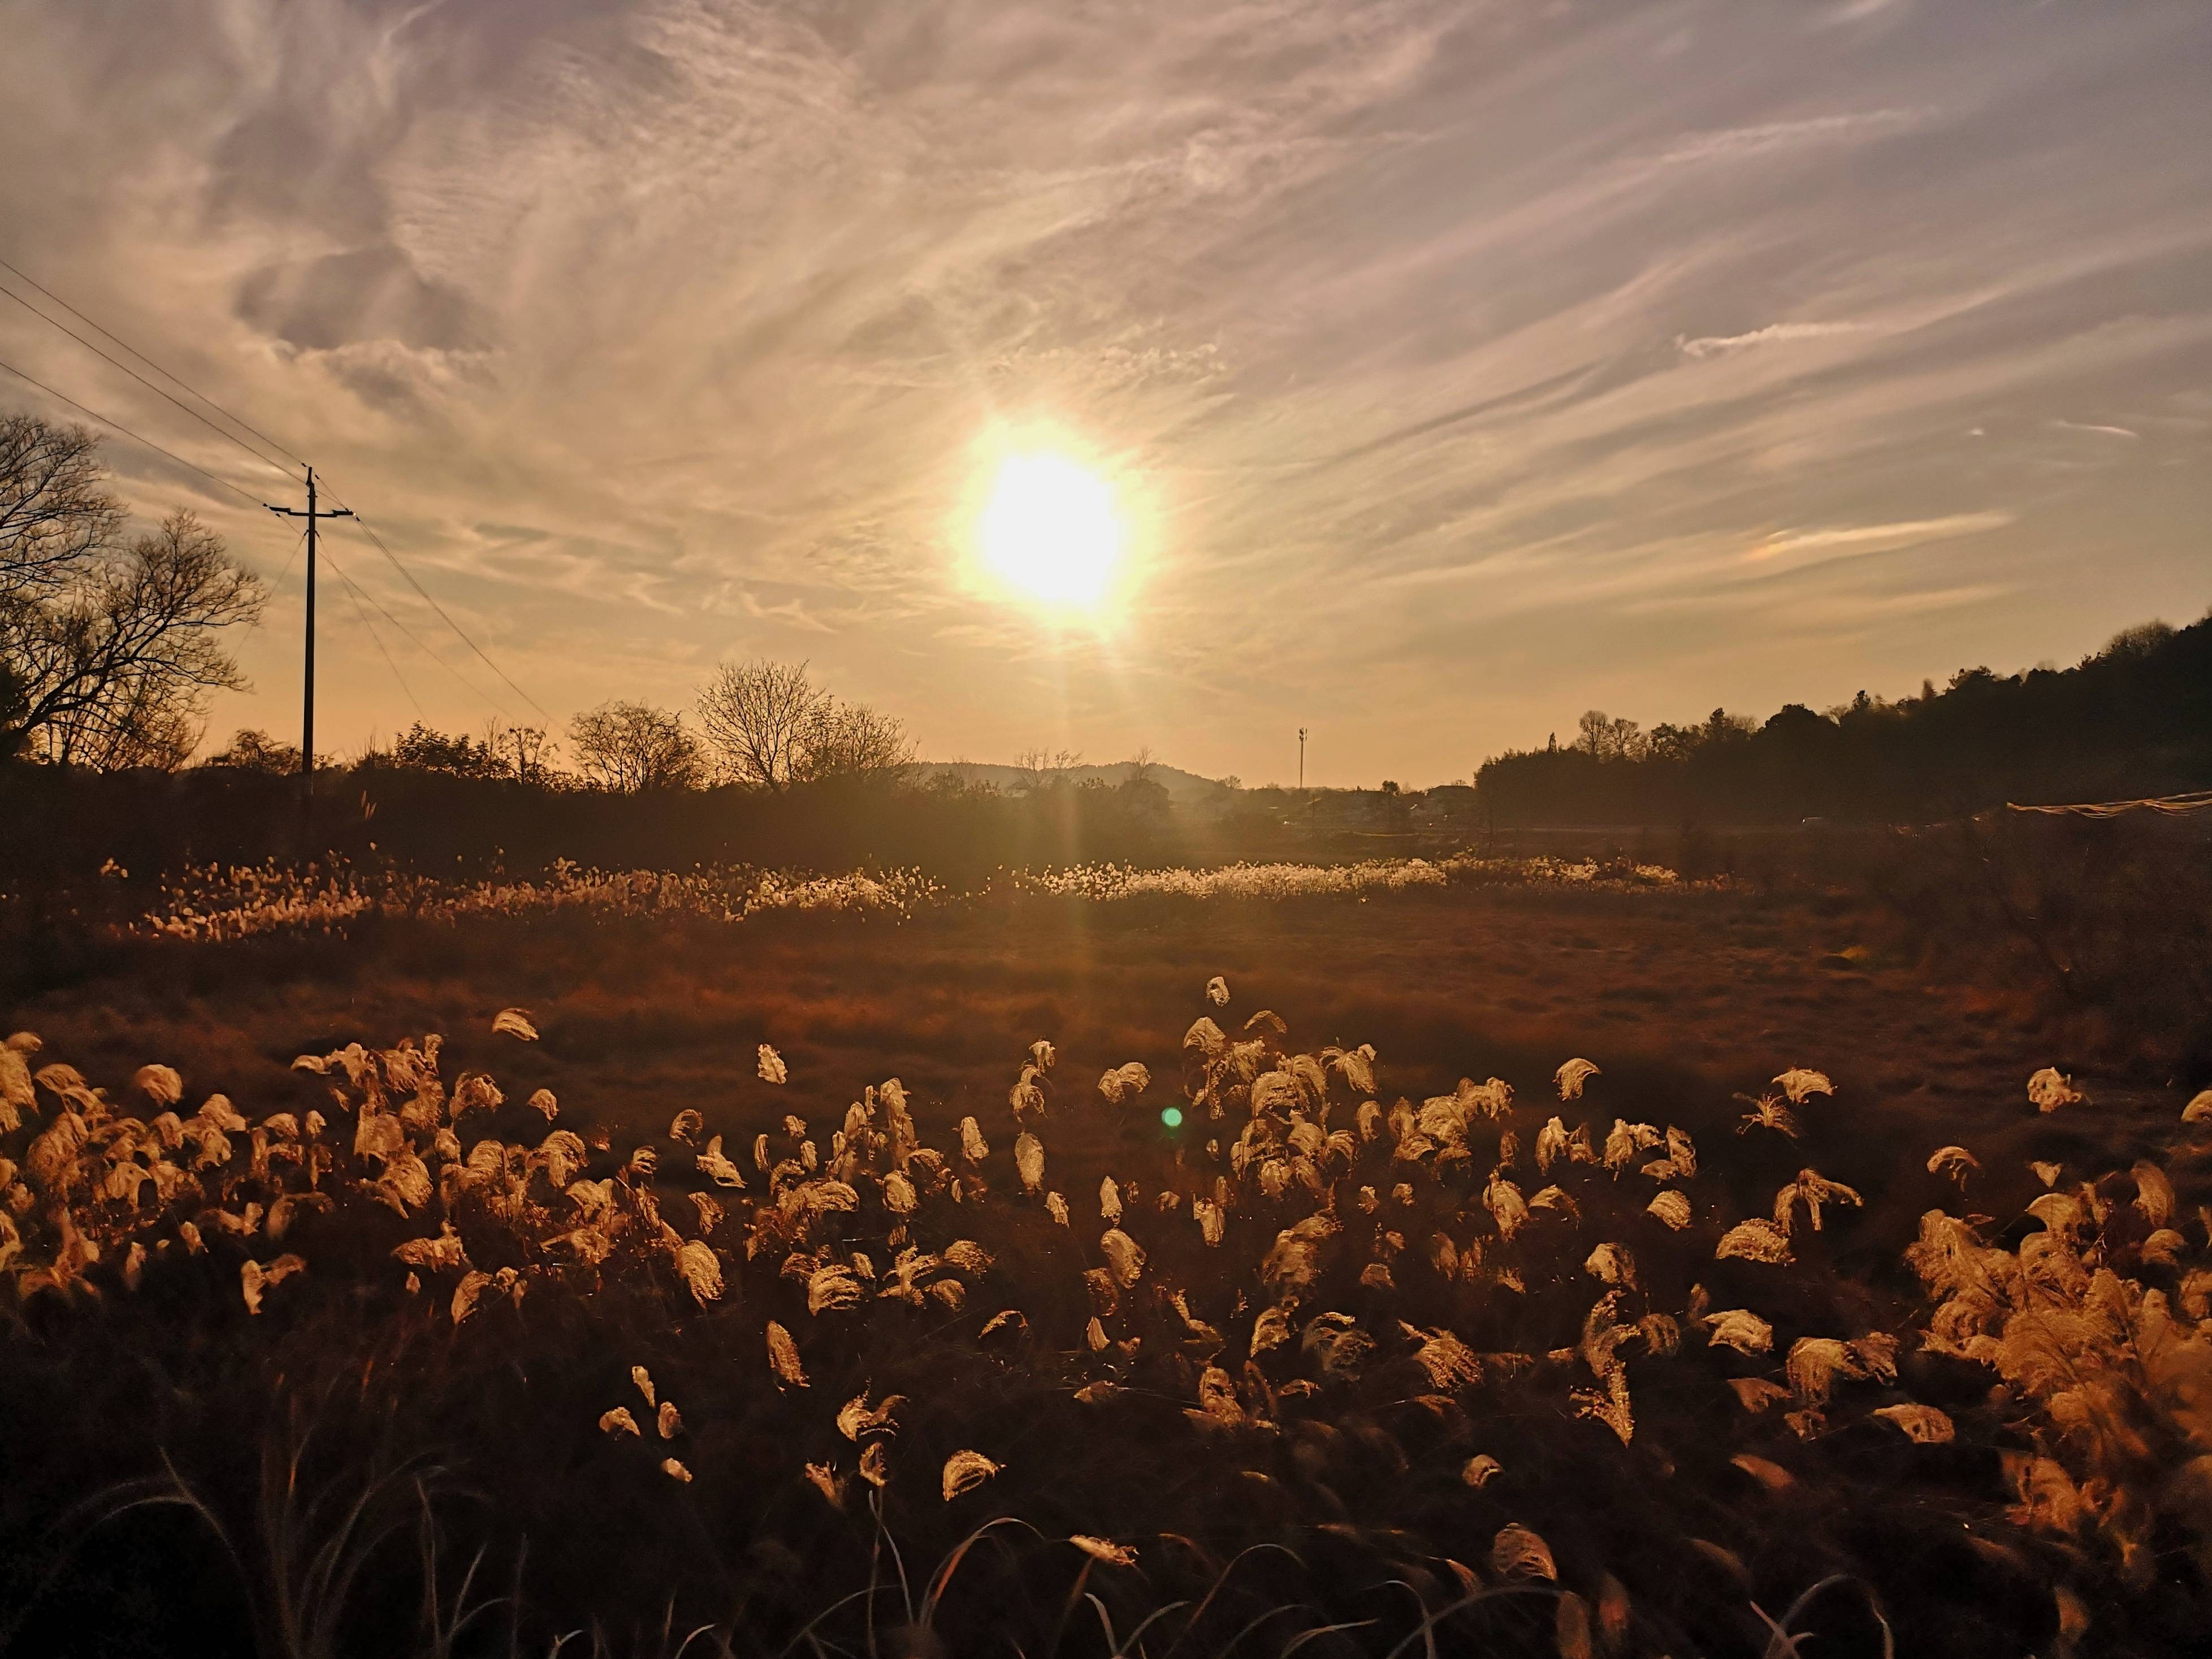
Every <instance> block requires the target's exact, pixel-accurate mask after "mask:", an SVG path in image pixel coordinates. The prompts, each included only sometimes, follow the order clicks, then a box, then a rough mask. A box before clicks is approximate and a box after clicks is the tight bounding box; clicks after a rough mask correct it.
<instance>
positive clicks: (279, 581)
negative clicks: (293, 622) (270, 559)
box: [274, 530, 307, 592]
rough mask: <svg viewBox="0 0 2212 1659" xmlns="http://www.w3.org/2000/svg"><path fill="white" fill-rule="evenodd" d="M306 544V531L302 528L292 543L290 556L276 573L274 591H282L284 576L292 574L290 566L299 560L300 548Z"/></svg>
mask: <svg viewBox="0 0 2212 1659" xmlns="http://www.w3.org/2000/svg"><path fill="white" fill-rule="evenodd" d="M306 545H307V532H306V531H304V530H302V531H301V532H300V539H299V540H298V541H296V542H294V543H293V544H292V554H291V556H290V557H289V558H288V559H286V560H285V561H284V568H283V569H282V570H280V571H278V572H277V573H276V588H275V590H274V591H276V592H283V589H284V581H285V578H287V577H288V576H289V575H290V574H292V567H293V566H294V565H295V564H297V563H298V562H299V561H300V550H301V548H303V547H305V546H306Z"/></svg>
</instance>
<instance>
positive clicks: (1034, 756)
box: [1014, 747, 1083, 792]
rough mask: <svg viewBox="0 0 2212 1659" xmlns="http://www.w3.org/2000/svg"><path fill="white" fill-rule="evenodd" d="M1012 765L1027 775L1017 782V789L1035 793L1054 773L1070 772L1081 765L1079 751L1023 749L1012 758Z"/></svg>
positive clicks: (1040, 748)
mask: <svg viewBox="0 0 2212 1659" xmlns="http://www.w3.org/2000/svg"><path fill="white" fill-rule="evenodd" d="M1014 764H1015V765H1016V766H1017V767H1018V768H1020V769H1022V770H1023V771H1024V772H1026V773H1027V774H1028V776H1027V777H1024V778H1022V779H1020V780H1018V783H1017V787H1018V788H1021V789H1024V790H1029V791H1032V792H1034V791H1036V790H1039V789H1042V788H1043V787H1044V785H1045V780H1046V779H1047V778H1048V777H1049V776H1051V775H1054V774H1055V773H1060V772H1072V771H1073V770H1074V769H1076V768H1077V767H1079V766H1080V765H1082V764H1083V751H1082V750H1079V749H1045V748H1042V747H1039V748H1036V749H1024V750H1022V752H1021V753H1020V754H1018V755H1017V756H1015V757H1014Z"/></svg>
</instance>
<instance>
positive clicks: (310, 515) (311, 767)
mask: <svg viewBox="0 0 2212 1659" xmlns="http://www.w3.org/2000/svg"><path fill="white" fill-rule="evenodd" d="M261 504H262V506H264V507H267V508H268V509H269V510H270V512H271V513H275V514H276V516H277V517H278V518H280V519H305V520H307V662H306V671H305V673H304V674H303V676H302V680H303V684H304V690H303V694H302V696H301V714H300V776H301V778H302V779H303V780H304V781H305V782H306V785H307V790H308V792H309V794H310V796H311V797H312V794H313V790H314V787H315V527H316V526H317V525H319V523H321V522H322V520H325V519H350V518H352V517H353V516H354V511H353V509H352V508H351V507H334V508H332V507H317V506H316V505H315V469H314V468H313V467H312V466H311V467H309V468H308V469H307V509H306V510H305V511H304V512H303V511H301V509H300V508H298V507H278V506H276V505H275V504H274V503H272V502H270V501H264V502H262V503H261Z"/></svg>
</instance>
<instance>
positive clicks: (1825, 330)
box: [1674, 323, 1867, 357]
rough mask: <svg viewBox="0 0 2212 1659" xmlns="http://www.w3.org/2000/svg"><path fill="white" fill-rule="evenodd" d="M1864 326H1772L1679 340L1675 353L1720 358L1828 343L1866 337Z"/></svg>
mask: <svg viewBox="0 0 2212 1659" xmlns="http://www.w3.org/2000/svg"><path fill="white" fill-rule="evenodd" d="M1866 331H1867V325H1865V324H1864V323H1769V324H1768V325H1766V326H1765V328H1754V329H1752V330H1750V331H1747V332H1746V333H1742V334H1706V335H1701V336H1699V337H1698V338H1697V339H1694V340H1677V341H1676V342H1675V343H1674V345H1675V349H1677V350H1678V351H1680V353H1681V354H1682V355H1683V356H1685V357H1719V356H1725V355H1727V354H1728V353H1729V352H1733V351H1744V350H1747V349H1750V348H1751V347H1753V346H1764V345H1787V344H1789V343H1792V342H1794V341H1799V340H1827V339H1832V338H1834V337H1836V336H1837V335H1839V334H1863V333H1865V332H1866Z"/></svg>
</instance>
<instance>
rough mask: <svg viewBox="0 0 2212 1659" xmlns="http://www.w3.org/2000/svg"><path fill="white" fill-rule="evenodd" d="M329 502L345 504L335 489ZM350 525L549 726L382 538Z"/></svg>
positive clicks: (357, 519) (365, 526)
mask: <svg viewBox="0 0 2212 1659" xmlns="http://www.w3.org/2000/svg"><path fill="white" fill-rule="evenodd" d="M331 500H332V501H336V502H337V504H338V505H339V506H340V507H343V506H345V504H346V502H345V498H344V497H343V495H339V494H338V493H337V491H336V490H335V489H334V490H332V491H331ZM353 521H354V523H355V524H356V525H358V526H360V527H361V533H362V535H364V536H366V537H368V538H369V540H371V541H373V542H374V543H375V544H376V548H377V551H379V552H380V553H381V554H383V555H384V556H385V557H386V558H387V559H389V560H391V561H392V568H393V569H394V570H397V571H398V573H399V574H401V575H403V576H404V577H405V578H406V579H407V585H408V586H410V587H411V588H413V589H414V590H415V591H416V592H417V593H419V594H421V595H422V602H423V603H424V604H425V605H428V606H429V607H430V609H431V610H433V611H436V612H437V613H438V615H439V616H440V617H441V618H442V619H443V620H444V622H445V624H446V626H447V627H448V628H450V629H453V632H454V633H455V634H457V635H459V636H460V641H461V643H462V644H463V645H465V646H466V647H468V648H469V649H470V650H471V651H473V652H475V653H477V656H478V657H479V658H481V659H483V665H484V666H485V667H487V668H489V669H490V670H491V671H492V672H493V673H495V674H496V675H498V676H499V677H500V678H501V679H502V680H505V681H506V682H507V689H508V690H511V691H513V693H514V695H515V696H518V697H520V698H521V699H522V700H523V702H526V703H528V704H529V705H530V706H531V707H532V708H535V709H536V710H537V711H538V714H539V715H540V716H541V717H542V718H543V719H544V720H546V721H547V722H548V723H550V721H551V720H552V719H553V716H552V715H550V714H547V713H546V712H545V706H544V704H543V703H541V702H538V699H537V698H535V697H533V696H531V695H530V693H528V692H527V691H526V690H523V689H522V688H521V687H520V686H519V685H517V684H515V683H514V680H513V677H512V676H510V675H509V674H508V673H507V670H505V669H504V668H501V666H500V665H498V664H497V663H495V662H494V661H493V660H492V659H490V658H489V656H486V655H485V654H484V648H483V647H482V646H480V645H478V644H477V642H476V641H474V640H472V639H471V638H470V637H469V636H468V635H467V633H466V632H465V630H464V629H462V627H461V625H460V623H457V622H455V621H454V620H453V617H450V616H448V615H447V612H446V607H445V606H444V605H440V604H439V603H438V602H437V600H435V599H432V598H431V597H430V590H429V589H428V588H427V587H425V586H422V583H420V582H418V581H416V580H415V573H414V572H413V571H411V570H410V569H409V568H407V567H406V566H405V565H404V564H402V563H400V562H399V556H398V554H397V553H394V552H393V551H392V550H391V549H390V548H388V547H386V545H385V544H384V538H383V537H381V536H380V535H378V534H377V533H376V532H375V531H374V529H372V528H371V527H370V526H369V523H368V520H366V519H363V518H362V516H361V515H360V514H359V513H355V514H354V520H353ZM505 712H506V711H505V710H504V709H502V710H501V713H502V714H504V713H505Z"/></svg>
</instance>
